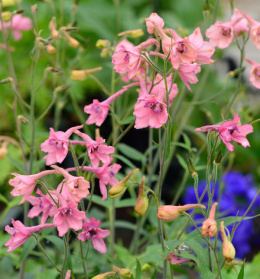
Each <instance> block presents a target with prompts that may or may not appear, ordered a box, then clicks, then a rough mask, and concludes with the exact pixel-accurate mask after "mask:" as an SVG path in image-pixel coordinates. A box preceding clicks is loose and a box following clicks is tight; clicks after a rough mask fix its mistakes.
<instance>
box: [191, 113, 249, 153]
mask: <svg viewBox="0 0 260 279" xmlns="http://www.w3.org/2000/svg"><path fill="white" fill-rule="evenodd" d="M208 131H217V132H218V133H219V136H220V138H221V139H222V141H223V143H224V144H225V145H226V147H227V148H228V150H229V151H234V146H233V145H232V144H231V143H230V141H231V140H233V141H236V142H237V143H239V144H241V145H242V146H243V147H247V146H250V144H249V141H248V140H247V139H246V135H248V134H250V133H253V126H252V125H250V124H245V125H241V124H240V118H239V116H238V114H236V115H235V116H234V120H229V121H225V122H224V123H223V124H221V125H209V126H203V127H200V128H197V129H195V133H197V132H208Z"/></svg>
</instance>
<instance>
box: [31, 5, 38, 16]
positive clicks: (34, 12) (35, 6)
mask: <svg viewBox="0 0 260 279" xmlns="http://www.w3.org/2000/svg"><path fill="white" fill-rule="evenodd" d="M37 9H38V7H37V5H36V4H35V5H32V6H31V11H32V14H33V15H35V14H36V11H37Z"/></svg>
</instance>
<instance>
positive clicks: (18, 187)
mask: <svg viewBox="0 0 260 279" xmlns="http://www.w3.org/2000/svg"><path fill="white" fill-rule="evenodd" d="M53 173H55V171H51V170H46V171H42V172H40V173H37V174H32V175H21V174H17V173H12V175H14V176H15V177H14V178H13V179H10V180H9V184H10V185H11V186H13V187H14V189H13V191H12V192H11V195H12V196H14V197H17V196H21V195H24V196H23V198H22V200H21V202H20V204H21V203H23V202H24V201H25V200H26V199H27V198H28V197H29V196H30V195H31V193H32V192H33V190H34V188H35V185H36V180H38V179H40V178H41V177H43V176H45V175H48V174H53Z"/></svg>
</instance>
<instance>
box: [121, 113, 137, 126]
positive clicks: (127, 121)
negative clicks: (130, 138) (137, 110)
mask: <svg viewBox="0 0 260 279" xmlns="http://www.w3.org/2000/svg"><path fill="white" fill-rule="evenodd" d="M134 120H135V116H134V115H130V116H128V117H127V118H126V119H125V120H124V121H121V124H122V125H125V124H130V123H132V122H133V121H134Z"/></svg>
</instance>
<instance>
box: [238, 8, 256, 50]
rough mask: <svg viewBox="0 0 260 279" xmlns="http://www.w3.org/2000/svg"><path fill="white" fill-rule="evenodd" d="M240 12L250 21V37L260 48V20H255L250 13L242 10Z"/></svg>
mask: <svg viewBox="0 0 260 279" xmlns="http://www.w3.org/2000/svg"><path fill="white" fill-rule="evenodd" d="M240 14H241V15H243V16H244V17H245V18H246V19H247V20H248V22H249V25H250V27H251V28H250V37H251V39H252V41H253V43H254V45H255V46H256V48H257V49H260V22H259V21H256V20H254V19H253V18H252V17H251V16H249V15H248V14H246V13H244V12H241V11H240Z"/></svg>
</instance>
